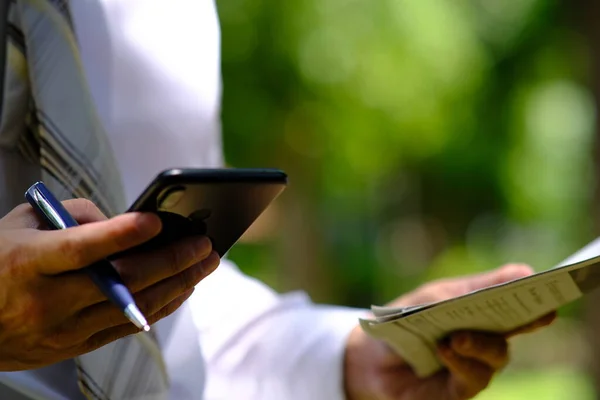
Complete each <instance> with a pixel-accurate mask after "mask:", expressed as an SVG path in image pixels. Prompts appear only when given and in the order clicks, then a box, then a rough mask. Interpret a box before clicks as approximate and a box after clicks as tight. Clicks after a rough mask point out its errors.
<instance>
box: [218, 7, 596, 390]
mask: <svg viewBox="0 0 600 400" xmlns="http://www.w3.org/2000/svg"><path fill="white" fill-rule="evenodd" d="M217 5H218V8H219V13H220V18H221V24H222V50H223V56H222V57H223V82H224V99H223V132H224V146H225V152H226V157H227V160H228V163H229V164H230V165H234V166H237V167H278V168H282V169H284V170H286V171H287V172H288V174H289V176H290V187H289V189H288V190H287V191H286V193H285V194H284V195H283V196H282V197H281V198H280V199H279V200H278V201H277V202H276V204H275V207H274V209H275V211H273V212H275V213H276V218H271V219H270V220H275V221H276V223H275V224H274V225H272V226H269V227H268V229H267V230H269V229H270V231H271V234H270V235H266V236H262V239H261V240H258V241H253V242H250V243H246V244H240V245H238V246H236V247H235V248H234V249H233V250H232V252H231V254H230V256H231V258H233V259H234V260H235V261H237V262H238V264H239V265H240V267H241V268H242V269H244V270H245V271H246V272H248V273H250V274H252V275H254V276H257V277H259V278H261V279H263V280H264V281H266V282H267V283H269V284H270V285H272V286H274V287H275V288H277V289H279V290H290V289H296V288H301V289H303V290H306V291H308V292H309V293H310V294H311V295H312V296H313V298H315V299H316V300H318V301H327V302H332V303H340V304H348V305H353V306H360V307H368V306H369V305H370V304H372V303H376V304H381V303H385V302H387V301H389V300H391V299H393V298H395V297H396V296H398V295H400V294H401V293H403V292H405V291H408V290H410V289H411V288H413V287H415V286H417V285H418V284H420V283H422V282H424V281H427V280H431V279H436V278H440V277H446V276H451V275H459V274H465V273H473V272H477V271H482V270H486V269H490V268H493V267H496V266H498V265H500V264H502V263H507V262H525V263H529V264H531V265H532V266H534V267H535V268H536V269H538V270H541V269H546V268H550V267H552V266H554V265H556V264H557V263H558V262H559V261H561V260H562V259H563V258H565V257H566V256H568V255H569V254H571V253H572V252H574V251H575V250H577V249H578V248H580V247H581V246H582V245H584V244H585V243H586V242H588V241H589V240H591V239H592V238H593V227H592V221H591V217H590V210H591V201H592V195H593V190H594V184H595V177H594V174H593V172H594V171H593V159H592V155H593V154H592V153H593V151H592V148H593V146H592V143H593V140H594V137H593V136H594V126H595V123H596V121H595V112H594V103H593V97H592V94H591V91H590V89H589V87H590V79H591V71H590V69H591V68H590V54H589V49H588V43H587V42H586V39H585V38H584V37H583V36H581V35H580V34H579V33H578V31H577V29H576V21H574V20H573V18H572V13H569V9H570V7H572V6H571V3H568V2H557V1H556V0H523V1H519V2H506V1H502V0H482V1H477V2H472V1H464V0H457V1H452V2H448V1H443V0H422V1H398V0H380V1H370V0H326V1H322V0H287V1H276V0H220V1H217ZM565 313H566V314H570V315H571V316H573V317H575V318H577V316H578V315H579V310H578V307H577V306H575V307H569V308H568V309H566V310H565ZM547 344H548V343H546V345H547ZM540 374H541V375H540ZM534 375H535V376H533V375H532V378H531V379H532V380H531V381H529V383H527V382H525V381H519V379H517V378H515V379H513V381H514V382H515V387H514V390H512V391H511V390H509V389H507V390H509V391H510V393H512V394H510V395H509V394H506V393H509V392H502V390H499V391H495V392H494V391H491V393H490V394H489V395H488V396H489V397H482V398H485V399H496V398H514V399H517V398H530V397H515V396H516V395H515V391H519V390H520V391H521V393H525V394H527V393H529V394H528V395H531V394H532V393H537V395H541V394H542V393H555V394H556V393H571V388H572V386H573V385H576V386H577V385H578V386H577V387H578V388H577V389H576V390H575V389H573V391H579V392H578V393H588V392H589V391H588V392H586V390H588V389H589V388H588V387H587V386H586V387H584V386H582V384H581V382H582V380H584V378H583V377H581V376H579V375H577V374H576V373H573V375H569V374H568V373H567V374H566V375H564V376H563V375H561V376H560V377H559V376H558V375H556V374H554V373H553V372H549V375H543V373H542V372H539V373H535V374H534ZM512 376H513V377H514V375H512ZM561 377H562V378H561ZM507 379H508V378H507ZM561 379H562V381H564V382H566V383H565V384H564V385H563V386H562V387H563V388H567V389H566V392H565V391H564V390H563V391H562V392H561V391H560V390H558V389H556V385H559V384H560V382H562V381H561ZM550 381H552V382H554V383H555V385H554V386H548V383H549V382H550ZM519 382H520V383H519ZM536 382H537V383H539V384H538V386H537V387H538V388H540V387H542V386H547V387H546V388H545V389H543V390H546V391H543V390H542V389H540V390H538V391H537V392H535V391H533V392H529V391H528V390H529V389H526V386H527V385H530V386H531V385H533V386H535V384H536ZM540 382H543V383H540ZM576 382H579V383H576ZM500 385H501V384H500ZM565 385H566V386H565ZM533 386H531V387H533ZM548 387H549V388H550V389H548ZM519 388H520V389H519ZM552 388H554V389H552ZM532 390H533V389H532ZM548 390H550V391H548ZM499 393H505V395H504V397H494V396H497V395H498V394H499ZM549 396H550V395H548V396H544V395H542V398H548V399H550V398H553V399H562V398H565V399H566V398H567V397H566V396H567V394H564V395H563V396H562V397H561V395H560V394H558V395H555V396H554V397H549ZM588 397H589V398H591V397H590V396H588ZM588 397H586V395H584V394H581V397H577V396H575V398H581V399H583V398H588Z"/></svg>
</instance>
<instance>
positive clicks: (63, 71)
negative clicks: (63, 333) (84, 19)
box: [0, 0, 168, 400]
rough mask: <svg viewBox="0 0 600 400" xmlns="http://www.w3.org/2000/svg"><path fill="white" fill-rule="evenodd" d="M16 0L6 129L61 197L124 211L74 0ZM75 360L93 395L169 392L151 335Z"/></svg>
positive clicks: (101, 398) (115, 399)
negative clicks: (74, 21)
mask: <svg viewBox="0 0 600 400" xmlns="http://www.w3.org/2000/svg"><path fill="white" fill-rule="evenodd" d="M0 1H2V0H0ZM11 1H12V4H11V7H10V9H9V15H8V19H9V23H8V25H7V33H8V35H7V52H6V55H7V57H6V59H7V62H6V72H5V77H6V80H5V86H4V88H5V96H4V104H3V109H2V119H1V126H0V129H1V130H2V131H3V132H7V133H8V137H9V138H10V136H11V135H13V136H14V137H15V138H16V139H15V141H16V142H18V146H19V149H20V151H21V152H22V153H23V155H24V156H26V157H28V158H29V159H31V160H34V161H35V162H37V163H39V164H40V165H41V169H42V179H43V180H44V182H45V183H46V185H48V186H49V187H50V188H51V190H53V191H54V192H55V193H56V194H57V196H60V197H62V198H68V197H85V198H88V199H91V200H93V201H94V202H95V203H96V204H97V205H98V206H99V207H100V208H101V209H102V210H103V211H104V212H105V213H106V214H107V215H114V214H115V213H117V212H118V211H120V210H123V209H124V200H123V194H122V193H123V190H122V186H121V181H120V177H119V174H118V171H117V169H116V163H115V160H114V158H113V155H112V152H111V149H110V147H109V144H108V141H107V140H108V139H107V137H106V135H105V134H104V132H103V129H102V127H101V124H100V122H99V120H98V117H97V115H96V112H95V109H94V106H93V104H92V101H91V97H90V95H89V93H88V89H87V84H86V81H85V76H84V73H83V70H82V67H81V61H80V59H79V53H78V49H77V43H76V40H75V35H74V33H73V30H72V25H71V20H70V16H69V7H68V2H67V1H66V0H11ZM4 136H5V137H6V135H4ZM76 365H77V370H78V377H79V386H80V388H81V390H82V392H83V393H84V394H85V395H86V397H87V398H89V399H94V400H107V399H111V400H119V399H127V400H134V399H140V400H141V399H144V400H145V399H147V400H154V399H156V400H159V399H164V398H166V397H167V391H168V377H167V373H166V368H165V365H164V362H163V359H162V355H161V353H160V349H159V347H158V343H157V341H156V340H155V338H154V337H153V336H152V335H150V334H146V333H140V334H137V335H134V336H130V337H128V338H124V339H121V340H118V341H116V342H113V343H111V344H109V345H107V346H104V347H102V348H101V349H98V350H96V351H94V352H91V353H88V354H85V355H83V356H80V357H78V358H77V359H76Z"/></svg>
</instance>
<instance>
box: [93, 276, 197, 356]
mask: <svg viewBox="0 0 600 400" xmlns="http://www.w3.org/2000/svg"><path fill="white" fill-rule="evenodd" d="M193 292H194V289H193V288H192V289H190V290H188V291H187V292H186V293H184V294H182V295H181V296H179V297H177V298H176V299H175V300H173V301H172V302H171V303H169V304H167V305H166V306H165V307H163V308H162V309H160V310H159V311H158V312H156V313H155V314H153V315H151V316H150V317H149V318H148V323H149V324H155V323H156V322H158V321H160V320H161V319H163V318H166V317H168V316H169V315H171V314H173V313H174V312H175V311H177V310H178V309H179V307H181V306H182V305H183V303H184V302H185V301H186V300H187V299H188V298H189V297H190V296H191V295H192V293H193ZM139 332H141V330H140V329H139V328H138V327H136V326H135V325H133V324H131V323H126V324H123V325H118V326H115V327H112V328H108V329H105V330H103V331H101V332H98V333H96V334H94V335H92V336H91V337H90V338H89V339H87V341H85V342H84V345H83V346H84V348H85V352H90V351H93V350H96V349H98V348H100V347H102V346H105V345H107V344H109V343H112V342H114V341H115V340H117V339H121V338H123V337H125V336H129V335H133V334H135V333H139Z"/></svg>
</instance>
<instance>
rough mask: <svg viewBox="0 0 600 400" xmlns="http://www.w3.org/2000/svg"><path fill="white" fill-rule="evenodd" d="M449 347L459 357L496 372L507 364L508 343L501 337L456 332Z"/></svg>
mask: <svg viewBox="0 0 600 400" xmlns="http://www.w3.org/2000/svg"><path fill="white" fill-rule="evenodd" d="M450 347H451V348H452V350H454V351H455V352H456V354H458V355H459V356H462V357H465V358H471V359H474V360H477V361H480V362H482V363H484V364H487V365H489V366H490V367H492V368H493V369H494V370H496V371H498V370H500V369H502V368H504V367H505V366H506V364H507V363H508V343H507V342H506V339H505V338H504V337H503V336H501V335H495V334H491V333H484V332H457V333H455V334H453V335H452V336H451V337H450Z"/></svg>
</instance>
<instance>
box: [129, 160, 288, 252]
mask: <svg viewBox="0 0 600 400" xmlns="http://www.w3.org/2000/svg"><path fill="white" fill-rule="evenodd" d="M286 186H287V176H286V174H285V173H284V172H283V171H280V170H276V169H170V170H166V171H163V172H162V173H160V174H159V175H158V176H157V177H156V178H155V179H154V180H153V181H152V182H151V183H150V184H149V185H148V187H147V188H146V189H145V190H144V192H143V193H142V194H141V195H140V196H139V197H138V199H137V200H136V201H135V202H134V203H133V205H132V206H131V207H130V208H129V210H128V211H144V212H153V213H156V214H157V215H158V216H159V217H160V218H161V220H162V223H163V229H162V231H161V233H160V234H159V235H158V236H157V237H155V238H154V239H152V240H150V241H149V242H147V243H145V244H144V245H142V246H141V247H143V248H156V247H157V246H163V245H167V244H169V243H172V242H174V241H176V240H179V239H181V238H184V237H186V236H192V235H207V236H208V237H209V238H210V239H211V240H212V243H213V249H214V250H215V251H216V252H217V253H218V254H219V256H221V257H223V255H225V253H227V251H229V249H230V248H231V247H232V246H233V245H234V244H235V243H236V242H237V241H238V240H239V239H240V237H241V236H242V235H243V234H244V232H246V231H247V230H248V228H250V226H251V225H252V224H253V223H254V221H255V220H256V219H257V218H258V217H259V216H260V215H261V214H262V213H263V212H264V211H265V210H266V209H267V207H268V206H269V205H270V204H271V203H272V202H273V201H274V200H275V199H276V198H277V197H278V196H279V195H280V194H281V192H283V190H284V189H285V188H286ZM138 250H140V248H138Z"/></svg>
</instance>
